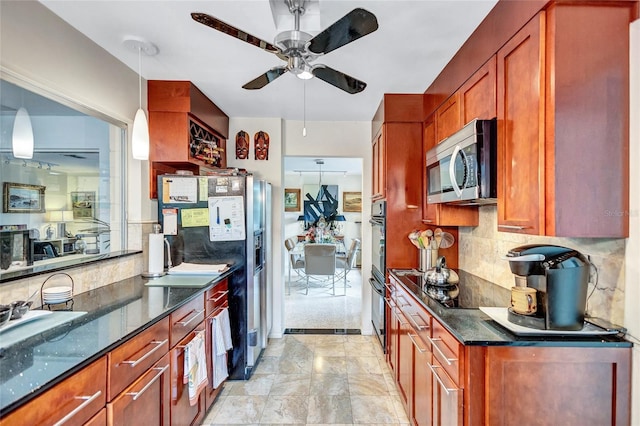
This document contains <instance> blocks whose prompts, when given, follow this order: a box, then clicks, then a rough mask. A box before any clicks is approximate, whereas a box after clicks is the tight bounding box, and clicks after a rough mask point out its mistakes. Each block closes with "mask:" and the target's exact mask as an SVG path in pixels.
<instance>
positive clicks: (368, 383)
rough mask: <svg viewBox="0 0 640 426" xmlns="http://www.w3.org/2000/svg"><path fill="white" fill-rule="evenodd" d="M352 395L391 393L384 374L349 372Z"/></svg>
mask: <svg viewBox="0 0 640 426" xmlns="http://www.w3.org/2000/svg"><path fill="white" fill-rule="evenodd" d="M349 393H350V394H351V395H387V396H388V395H390V393H389V389H388V388H387V383H386V382H385V380H384V376H383V375H382V374H349Z"/></svg>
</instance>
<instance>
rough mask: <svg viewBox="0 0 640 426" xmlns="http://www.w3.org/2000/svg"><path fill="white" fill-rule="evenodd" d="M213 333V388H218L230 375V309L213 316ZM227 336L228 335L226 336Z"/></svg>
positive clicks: (231, 346)
mask: <svg viewBox="0 0 640 426" xmlns="http://www.w3.org/2000/svg"><path fill="white" fill-rule="evenodd" d="M211 332H212V333H213V336H212V339H211V342H212V344H213V347H212V348H211V349H212V353H213V377H212V383H213V388H214V389H216V388H217V387H218V386H220V384H221V383H222V382H223V381H224V379H226V378H227V377H229V372H228V370H227V350H229V349H232V348H233V345H232V344H231V328H230V327H229V311H228V309H224V310H222V312H220V313H219V314H218V315H216V316H215V317H213V327H211ZM225 336H226V337H225Z"/></svg>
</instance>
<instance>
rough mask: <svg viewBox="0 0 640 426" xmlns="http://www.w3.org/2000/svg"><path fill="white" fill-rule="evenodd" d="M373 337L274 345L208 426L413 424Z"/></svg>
mask: <svg viewBox="0 0 640 426" xmlns="http://www.w3.org/2000/svg"><path fill="white" fill-rule="evenodd" d="M408 423H409V422H408V420H407V416H406V414H405V411H404V408H403V407H402V403H401V402H400V399H399V396H398V393H397V390H396V388H395V385H394V383H393V380H392V378H391V374H390V370H389V368H388V367H387V365H386V363H385V360H384V354H383V353H382V349H381V347H380V345H379V344H378V343H377V341H375V340H374V337H373V336H361V335H310V334H304V335H297V334H287V335H285V336H284V337H283V338H282V339H270V340H269V344H268V347H267V349H266V350H265V352H264V354H263V357H262V359H261V361H260V363H259V365H258V367H257V368H256V371H255V372H254V374H253V375H252V377H251V379H250V380H248V381H227V382H226V383H225V384H224V388H223V391H222V392H221V394H220V396H219V398H218V399H217V400H216V402H215V404H214V405H213V407H212V408H211V410H210V411H209V413H208V415H207V416H206V418H205V420H204V422H203V425H227V424H243V425H249V424H250V425H259V424H269V425H274V424H296V425H305V424H314V425H319V424H324V425H328V424H332V425H338V424H340V425H360V424H361V425H365V424H367V425H376V424H384V425H401V424H402V425H404V424H408Z"/></svg>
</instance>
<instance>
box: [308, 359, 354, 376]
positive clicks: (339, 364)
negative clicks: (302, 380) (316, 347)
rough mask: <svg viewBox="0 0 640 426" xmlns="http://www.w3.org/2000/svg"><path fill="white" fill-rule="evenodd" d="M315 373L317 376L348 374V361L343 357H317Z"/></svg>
mask: <svg viewBox="0 0 640 426" xmlns="http://www.w3.org/2000/svg"><path fill="white" fill-rule="evenodd" d="M313 372H314V373H317V374H347V359H346V358H345V357H341V356H316V357H314V358H313Z"/></svg>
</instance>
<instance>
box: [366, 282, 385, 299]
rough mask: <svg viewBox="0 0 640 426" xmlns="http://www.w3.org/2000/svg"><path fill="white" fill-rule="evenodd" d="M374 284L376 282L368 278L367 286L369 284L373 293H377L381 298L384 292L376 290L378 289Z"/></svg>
mask: <svg viewBox="0 0 640 426" xmlns="http://www.w3.org/2000/svg"><path fill="white" fill-rule="evenodd" d="M376 282H378V281H377V280H376V279H375V278H369V284H371V287H372V288H373V291H375V292H376V293H378V294H379V295H381V296H384V290H382V291H381V290H378V287H376V284H375V283H376Z"/></svg>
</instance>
